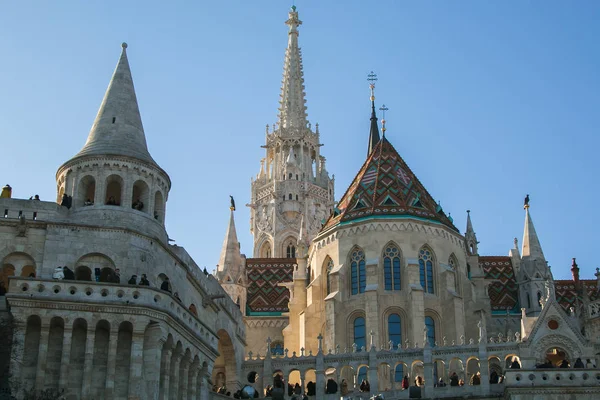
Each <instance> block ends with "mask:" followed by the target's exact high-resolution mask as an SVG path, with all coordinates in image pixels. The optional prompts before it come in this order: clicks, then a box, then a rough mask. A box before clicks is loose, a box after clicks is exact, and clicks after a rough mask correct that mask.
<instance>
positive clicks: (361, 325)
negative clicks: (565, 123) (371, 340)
mask: <svg viewBox="0 0 600 400" xmlns="http://www.w3.org/2000/svg"><path fill="white" fill-rule="evenodd" d="M354 343H355V344H356V348H357V349H358V350H359V351H360V349H362V348H363V347H365V348H366V345H367V342H366V328H365V319H364V318H363V317H358V318H356V319H355V320H354Z"/></svg>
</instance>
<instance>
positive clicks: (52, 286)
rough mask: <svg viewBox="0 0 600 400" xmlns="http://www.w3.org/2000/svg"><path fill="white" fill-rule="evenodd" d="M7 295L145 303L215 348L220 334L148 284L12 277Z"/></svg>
mask: <svg viewBox="0 0 600 400" xmlns="http://www.w3.org/2000/svg"><path fill="white" fill-rule="evenodd" d="M7 298H8V299H14V300H18V299H19V298H26V299H33V300H41V301H52V302H53V303H57V302H78V303H103V304H105V305H119V306H126V307H146V308H150V309H153V310H156V311H160V312H163V313H166V314H168V315H169V316H170V317H171V318H173V319H175V320H176V321H177V322H179V323H180V324H181V325H183V326H185V327H186V328H188V329H189V330H190V331H192V332H194V333H195V334H196V336H197V337H198V338H200V339H201V340H202V341H203V342H204V343H205V344H206V345H208V346H209V347H211V348H212V349H213V350H214V351H217V349H218V344H217V342H218V336H217V333H216V332H214V331H213V330H212V329H211V328H210V327H209V326H208V325H206V323H205V322H203V321H202V320H201V319H199V318H198V317H197V316H196V315H194V314H193V313H192V312H191V311H190V310H189V309H187V308H186V307H185V305H184V304H182V303H180V302H179V301H178V300H177V299H176V298H175V297H173V296H172V295H171V293H168V292H165V291H163V290H159V289H156V288H153V287H149V286H139V285H124V284H120V285H119V284H115V283H104V282H94V281H69V280H48V279H38V278H21V277H10V283H9V292H8V293H7Z"/></svg>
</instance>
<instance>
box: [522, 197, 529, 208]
mask: <svg viewBox="0 0 600 400" xmlns="http://www.w3.org/2000/svg"><path fill="white" fill-rule="evenodd" d="M523 203H524V204H523V208H525V209H527V208H529V195H526V196H525V200H524V202H523Z"/></svg>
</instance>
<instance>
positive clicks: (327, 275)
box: [325, 258, 333, 294]
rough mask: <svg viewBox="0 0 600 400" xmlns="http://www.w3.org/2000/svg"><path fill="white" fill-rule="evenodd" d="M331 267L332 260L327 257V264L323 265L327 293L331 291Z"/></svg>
mask: <svg viewBox="0 0 600 400" xmlns="http://www.w3.org/2000/svg"><path fill="white" fill-rule="evenodd" d="M332 269H333V260H332V259H331V258H327V266H326V267H325V279H326V280H327V294H330V293H331V270H332Z"/></svg>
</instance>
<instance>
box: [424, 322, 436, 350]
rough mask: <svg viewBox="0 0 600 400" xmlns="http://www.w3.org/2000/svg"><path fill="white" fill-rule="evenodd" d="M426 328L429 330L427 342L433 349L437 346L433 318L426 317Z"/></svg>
mask: <svg viewBox="0 0 600 400" xmlns="http://www.w3.org/2000/svg"><path fill="white" fill-rule="evenodd" d="M425 328H426V329H427V341H428V342H429V345H430V346H431V347H433V346H435V321H434V320H433V318H431V317H425Z"/></svg>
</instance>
